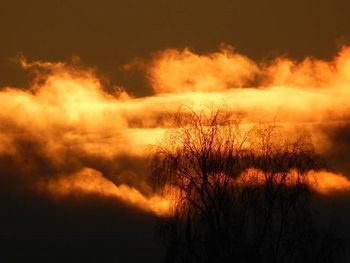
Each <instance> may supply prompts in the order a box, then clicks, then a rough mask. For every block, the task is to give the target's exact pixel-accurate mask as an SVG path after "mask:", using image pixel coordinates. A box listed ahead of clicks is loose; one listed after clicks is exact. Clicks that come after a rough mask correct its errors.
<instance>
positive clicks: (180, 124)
mask: <svg viewBox="0 0 350 263" xmlns="http://www.w3.org/2000/svg"><path fill="white" fill-rule="evenodd" d="M174 124H175V128H174V129H173V130H172V131H171V132H170V133H169V134H168V136H167V137H166V139H165V141H164V143H163V144H162V145H160V146H158V147H157V148H156V150H155V153H154V155H153V160H152V173H151V174H152V177H151V178H152V180H153V184H154V186H155V188H157V189H163V191H164V189H170V190H169V191H172V194H173V195H174V196H175V197H174V203H173V207H172V208H173V214H172V216H169V217H167V218H163V219H162V220H161V222H160V224H159V228H158V230H159V233H160V234H161V237H162V238H163V242H164V244H165V246H166V250H167V253H166V259H165V261H166V262H329V261H330V260H331V259H333V253H332V251H331V249H330V247H331V246H329V247H328V248H329V253H326V254H327V256H322V253H323V252H324V250H323V251H320V247H321V246H320V245H319V243H320V242H319V241H320V238H319V237H318V233H317V230H316V228H315V227H314V226H313V222H312V213H311V212H312V211H311V209H310V202H311V197H312V195H311V191H310V180H309V178H308V176H307V174H308V171H310V170H311V169H314V168H315V167H316V159H317V158H316V155H315V152H314V148H313V145H312V143H311V138H310V136H309V135H308V134H307V133H306V132H298V133H295V132H294V133H291V132H286V131H284V130H283V129H282V128H280V127H278V126H276V125H271V124H268V125H258V126H255V127H252V128H247V127H245V126H244V125H242V124H241V122H240V119H239V118H233V115H231V114H229V113H228V112H226V111H224V110H211V111H210V112H204V111H202V112H200V113H196V112H194V111H193V110H191V109H188V110H185V111H179V112H178V113H177V114H175V116H174ZM174 189H175V190H174ZM327 251H328V250H327ZM321 252H322V253H321Z"/></svg>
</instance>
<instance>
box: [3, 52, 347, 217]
mask: <svg viewBox="0 0 350 263" xmlns="http://www.w3.org/2000/svg"><path fill="white" fill-rule="evenodd" d="M146 65H147V66H146V74H147V77H148V78H149V80H150V82H151V84H152V86H153V90H154V92H155V93H154V94H153V95H150V96H148V97H142V98H133V97H132V96H130V95H128V94H127V92H126V91H121V92H119V93H118V94H111V93H108V92H106V91H105V90H104V87H103V85H102V84H101V82H100V81H99V79H98V76H96V74H95V73H94V72H93V71H92V70H89V69H84V68H82V67H77V66H72V65H67V64H65V63H47V62H34V63H27V62H26V61H24V60H23V61H22V66H23V67H24V68H25V69H27V70H34V71H36V78H35V79H34V81H33V84H32V85H31V87H29V88H28V89H18V88H13V87H7V88H4V89H2V90H1V91H0V105H1V108H0V154H1V155H9V156H12V157H13V158H14V160H15V162H18V164H19V165H22V166H23V167H24V168H23V169H27V170H26V171H27V172H26V174H28V176H30V174H31V171H33V173H39V172H38V171H39V170H40V169H36V170H35V169H34V168H33V167H36V166H40V162H42V160H41V159H40V158H37V160H34V159H33V160H32V159H30V158H29V159H28V160H26V158H25V157H23V156H22V155H23V149H22V148H20V147H19V146H18V145H19V143H20V142H23V141H25V140H30V141H31V143H33V145H36V146H38V147H39V146H40V147H39V149H40V151H39V153H38V154H39V155H41V156H42V157H43V158H45V160H49V161H48V163H49V165H50V169H48V170H45V171H43V172H42V173H45V175H47V176H49V177H50V176H52V178H53V179H52V180H48V183H47V186H46V187H47V189H49V190H50V192H52V194H53V195H54V196H57V195H59V194H66V193H68V192H69V191H75V190H77V189H78V190H79V189H80V190H82V191H86V192H89V191H93V192H96V193H101V194H102V195H108V196H113V197H115V198H117V199H120V200H123V201H124V202H126V203H128V204H131V205H134V206H137V207H141V208H142V209H144V210H146V211H150V212H153V213H155V214H157V215H161V214H166V213H167V212H166V211H167V209H168V208H169V207H168V206H169V200H168V199H167V198H166V197H162V196H160V195H157V194H154V193H152V191H151V190H150V187H149V185H147V180H146V178H145V175H144V174H136V175H135V173H136V172H134V171H133V172H130V171H128V173H123V171H121V170H122V169H123V168H120V167H119V166H120V165H119V166H118V165H117V164H115V163H116V162H117V161H118V160H119V159H121V158H122V157H124V156H131V157H130V158H134V157H135V158H146V157H147V154H148V146H149V144H156V143H157V142H158V141H159V140H160V139H161V138H162V136H163V134H164V133H165V132H166V131H167V129H168V128H169V127H170V126H171V124H170V121H169V118H168V117H169V114H171V113H174V112H175V111H177V110H178V108H179V107H180V106H183V105H188V106H190V107H193V109H195V110H200V109H203V108H205V107H207V106H208V105H219V106H221V107H225V108H227V109H228V110H230V111H233V112H237V113H241V114H243V115H244V116H245V117H246V119H245V121H247V122H250V123H256V122H261V121H271V120H275V121H277V122H279V123H281V124H282V125H292V126H295V127H300V126H301V125H304V126H305V124H306V123H307V124H308V126H307V128H309V129H310V131H311V132H312V133H313V135H314V138H315V146H316V148H317V149H318V150H319V151H320V153H321V154H322V151H325V149H326V148H327V147H332V144H333V142H332V141H331V139H330V138H329V137H328V135H327V132H326V131H325V130H324V129H320V128H319V125H323V126H326V127H327V126H332V125H336V124H337V123H339V122H341V123H343V124H345V125H348V124H349V121H350V119H349V118H350V103H349V98H350V48H347V47H344V48H343V49H342V50H341V51H340V52H339V54H338V56H337V57H336V58H335V59H334V60H333V61H329V62H327V61H320V60H316V59H311V58H307V59H305V60H304V61H301V62H295V61H292V60H289V59H286V58H278V59H276V60H274V61H272V62H269V63H265V64H262V63H256V62H253V61H252V60H250V59H248V58H247V57H245V56H243V55H240V54H237V53H235V52H234V51H233V50H232V49H230V48H228V47H226V48H223V49H221V50H220V51H219V52H216V53H213V54H208V55H197V54H195V53H193V52H192V51H190V50H189V49H185V50H165V51H163V52H160V53H158V54H157V55H156V56H154V58H153V59H152V61H150V62H149V63H146ZM326 146H327V147H326ZM27 151H28V152H29V153H28V154H29V155H31V152H30V151H31V149H27ZM28 162H33V163H28ZM34 162H37V163H34ZM101 163H102V164H103V167H104V168H101V167H102V165H101ZM131 166H132V165H131ZM105 170H108V176H107V175H106V174H105V173H107V172H106V171H105ZM50 173H53V174H54V175H52V174H50ZM121 174H123V176H121ZM125 174H133V176H134V177H135V178H134V179H132V180H134V181H136V180H137V181H141V182H142V183H139V182H138V183H136V182H135V183H134V182H131V183H130V184H129V185H128V186H127V185H125V183H126V181H127V180H125V178H126V175H125ZM314 175H315V177H317V178H318V181H319V183H318V186H317V187H316V190H318V191H320V192H322V193H331V192H334V191H339V190H346V191H348V190H350V187H349V181H348V180H347V179H346V176H349V175H348V174H344V176H342V175H340V174H336V173H333V172H332V171H325V172H322V173H321V172H320V173H317V174H314ZM118 178H119V179H118ZM120 178H122V179H120ZM123 178H124V179H123ZM28 180H29V179H28ZM33 180H35V179H33ZM123 180H125V181H123ZM130 180H131V179H130ZM39 182H40V183H39ZM38 183H39V184H40V185H41V187H43V186H42V180H38ZM137 185H138V186H137ZM140 185H142V186H140Z"/></svg>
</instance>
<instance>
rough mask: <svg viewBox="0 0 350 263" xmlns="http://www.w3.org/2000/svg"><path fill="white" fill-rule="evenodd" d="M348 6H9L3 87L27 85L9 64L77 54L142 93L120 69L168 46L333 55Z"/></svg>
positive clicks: (94, 0)
mask: <svg viewBox="0 0 350 263" xmlns="http://www.w3.org/2000/svg"><path fill="white" fill-rule="evenodd" d="M349 10H350V2H349V1H347V0H308V1H305V0H293V1H291V0H288V1H281V0H216V1H203V0H201V1H199V0H198V1H197V0H186V1H185V0H176V1H166V0H147V1H136V0H128V1H126V0H123V1H121V0H75V1H63V0H50V1H47V0H32V1H24V0H11V1H6V0H3V1H1V4H0V33H1V42H0V86H4V85H12V86H19V85H20V86H22V85H23V84H24V83H25V75H24V73H23V71H21V70H20V69H19V67H18V66H17V65H15V64H14V63H13V62H9V59H10V58H13V57H15V56H16V55H18V54H19V53H21V54H23V55H24V56H25V57H27V58H28V59H29V60H49V61H56V60H69V59H70V58H71V57H72V56H73V55H78V56H79V57H80V58H81V60H82V63H83V64H84V65H88V66H92V67H95V68H97V69H98V70H99V71H100V72H101V73H103V74H104V75H105V76H107V77H108V78H109V79H111V80H112V83H114V84H122V85H124V86H126V87H127V88H128V89H129V91H130V92H133V93H135V94H139V95H143V94H147V92H148V91H147V90H146V87H145V85H143V84H144V83H142V80H140V79H139V78H140V77H136V76H135V75H132V74H131V75H130V74H129V76H128V74H125V73H122V72H121V71H120V66H121V65H123V64H124V63H127V62H130V61H131V60H132V59H134V58H136V57H137V58H147V56H149V55H151V54H152V53H153V52H155V51H158V50H162V49H164V48H169V47H175V48H181V47H185V46H189V47H190V48H192V49H194V50H195V51H196V52H209V51H214V50H217V48H218V46H219V45H220V43H222V42H224V43H227V44H230V45H232V46H234V47H236V48H237V50H238V51H239V52H241V53H243V54H246V55H248V56H249V57H251V58H254V59H261V58H266V57H274V56H276V55H278V54H287V55H289V56H292V57H297V58H300V57H303V56H305V55H311V56H316V57H322V58H330V57H332V56H333V55H334V54H335V53H336V51H337V49H338V47H337V46H339V44H342V43H347V41H348V40H349V38H350V27H349V25H350V16H349V15H348V11H349Z"/></svg>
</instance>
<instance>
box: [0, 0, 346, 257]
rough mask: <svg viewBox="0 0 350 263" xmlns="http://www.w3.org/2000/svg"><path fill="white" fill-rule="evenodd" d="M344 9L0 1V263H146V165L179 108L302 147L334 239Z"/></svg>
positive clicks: (341, 195)
mask: <svg viewBox="0 0 350 263" xmlns="http://www.w3.org/2000/svg"><path fill="white" fill-rule="evenodd" d="M348 10H350V2H349V1H345V0H332V1H331V0H318V1H314V0H310V1H302V0H295V1H281V0H280V1H277V0H265V1H262V0H245V1H244V0H230V1H228V0H227V1H226V0H225V1H224V0H218V1H215V2H214V1H190V0H188V1H182V0H181V1H180V0H179V1H165V0H163V1H161V0H149V1H135V0H129V1H106V0H105V1H103V0H100V1H92V0H89V1H86V0H85V1H81V0H75V1H69V2H68V1H58V0H52V1H43V0H33V1H18V0H13V1H2V3H1V5H0V36H1V41H0V134H1V136H0V203H1V205H2V207H3V212H2V214H3V216H1V219H0V222H1V224H0V238H1V239H2V240H3V241H5V242H6V253H5V254H4V256H5V257H6V258H9V259H11V260H23V259H26V258H28V257H30V258H33V259H37V260H39V261H45V260H46V261H47V260H48V259H50V260H53V259H57V260H59V259H61V260H62V259H63V260H67V259H71V260H73V259H74V260H88V261H94V260H95V261H99V260H101V258H105V259H106V260H107V259H109V260H114V261H118V262H139V261H140V259H145V260H146V261H147V262H161V259H162V256H163V253H164V251H163V249H162V247H161V245H160V243H159V242H157V237H155V234H154V226H155V225H156V223H157V222H158V220H159V218H162V217H164V216H167V215H168V214H169V213H170V212H169V204H170V202H171V200H170V198H169V197H168V196H166V195H163V194H162V193H159V192H154V191H153V189H152V185H151V184H150V182H149V181H148V175H149V169H148V168H149V163H148V162H149V157H150V148H151V145H155V144H159V143H160V142H161V141H162V138H164V137H163V136H164V135H166V134H167V131H169V130H170V128H171V121H170V117H169V116H171V115H172V114H173V113H175V112H176V111H177V110H178V109H179V108H181V107H183V106H190V107H191V108H193V109H194V110H198V111H205V110H207V109H208V106H210V105H211V106H212V105H219V106H220V107H223V108H225V109H227V110H229V111H232V112H233V113H237V114H240V115H243V116H244V119H243V124H242V125H243V126H244V127H251V126H252V125H255V124H258V123H261V122H271V121H275V122H276V123H278V124H279V125H280V126H281V127H283V129H286V130H288V132H289V134H291V136H294V135H297V134H298V133H299V132H300V131H303V132H304V131H305V132H308V133H309V134H310V135H311V136H312V140H313V143H314V146H315V150H316V152H317V153H318V154H319V155H320V156H322V158H323V159H324V160H325V161H326V165H325V166H324V168H323V169H322V170H320V171H312V172H311V173H310V175H311V176H314V177H316V178H317V179H318V182H317V184H315V186H313V190H314V191H315V192H316V193H317V195H318V196H319V199H318V200H319V202H320V203H321V205H320V206H321V207H322V209H321V210H322V214H323V215H324V218H325V219H324V220H325V221H327V220H329V222H330V223H333V221H332V220H333V219H331V215H337V220H338V221H337V224H338V228H337V229H338V231H340V232H342V233H343V234H344V237H350V229H349V227H347V222H348V220H349V219H350V214H349V213H348V212H347V211H350V210H349V205H348V203H349V200H350V166H349V162H348V156H349V154H350V137H349V131H350V103H349V101H348V98H349V97H350V90H349V88H348V87H349V86H350V46H349V45H350V28H349V26H348V25H350V17H349V16H348V14H347V13H348ZM320 200H321V201H320ZM28 241H29V242H28ZM16 251H21V252H20V253H17V252H16Z"/></svg>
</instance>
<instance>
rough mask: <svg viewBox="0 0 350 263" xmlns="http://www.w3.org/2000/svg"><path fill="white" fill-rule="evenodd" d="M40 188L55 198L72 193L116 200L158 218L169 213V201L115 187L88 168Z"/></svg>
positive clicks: (46, 183)
mask: <svg viewBox="0 0 350 263" xmlns="http://www.w3.org/2000/svg"><path fill="white" fill-rule="evenodd" d="M40 187H41V188H44V189H46V188H47V189H48V190H49V191H50V192H52V193H53V194H54V196H55V197H56V198H59V197H60V196H65V195H67V194H71V193H74V192H85V193H93V194H100V195H102V196H106V197H114V198H117V199H119V200H121V201H123V202H125V203H127V204H130V205H134V206H137V207H139V208H140V209H142V210H145V211H149V212H152V213H155V214H156V215H159V216H166V215H168V214H169V213H170V199H167V198H166V197H164V196H161V195H153V196H150V197H146V196H144V195H143V194H141V193H140V191H138V190H137V189H134V188H131V187H128V186H127V185H119V186H116V185H115V184H114V183H112V182H111V181H109V180H108V179H107V178H105V177H103V175H102V174H101V173H100V172H98V171H96V170H93V169H89V168H85V169H83V170H81V171H79V172H77V173H74V174H71V175H68V176H65V177H61V178H59V179H53V180H49V181H48V182H45V183H42V184H40Z"/></svg>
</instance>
